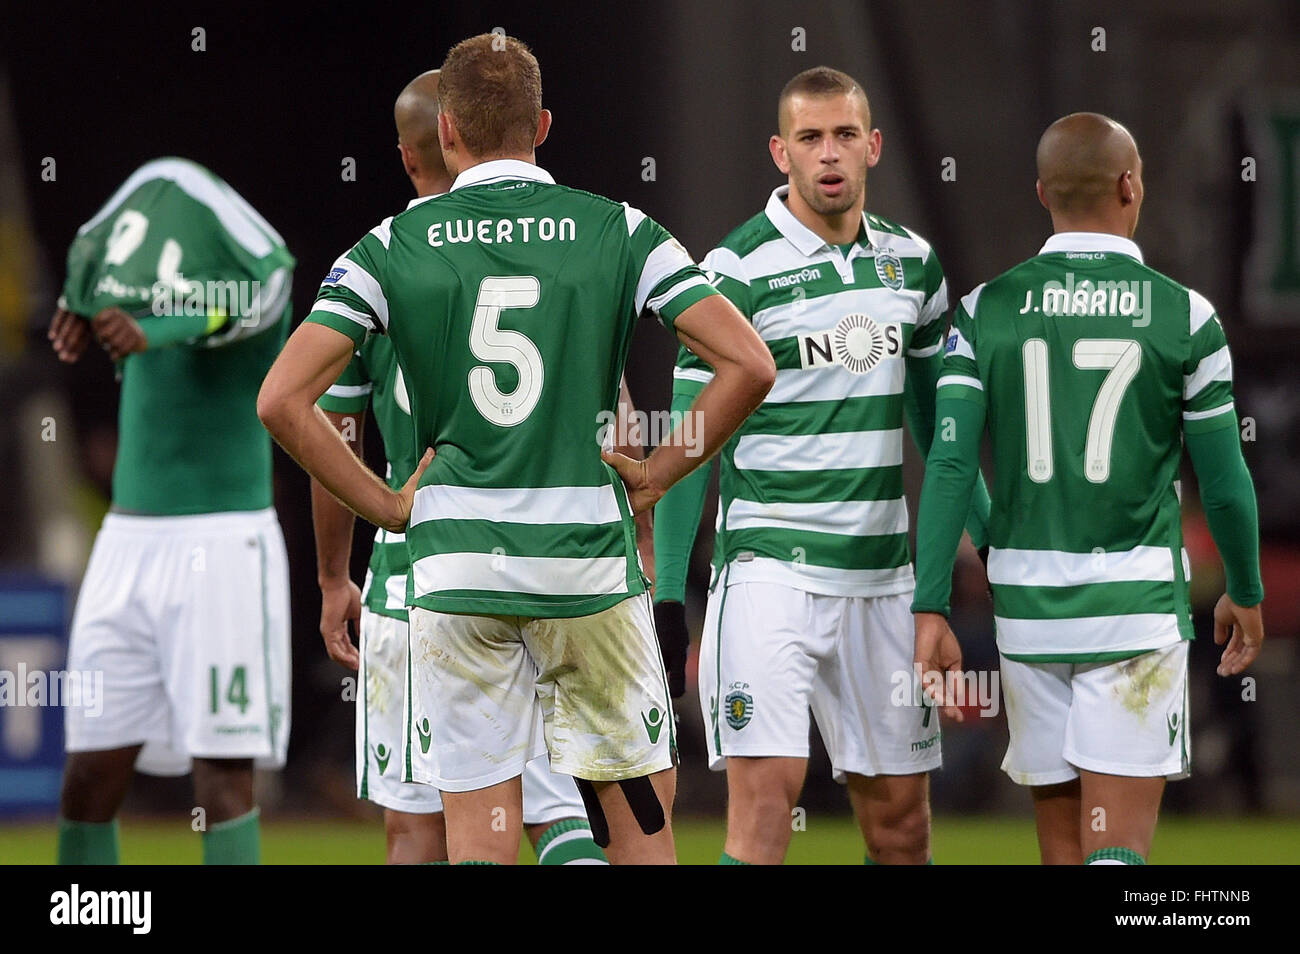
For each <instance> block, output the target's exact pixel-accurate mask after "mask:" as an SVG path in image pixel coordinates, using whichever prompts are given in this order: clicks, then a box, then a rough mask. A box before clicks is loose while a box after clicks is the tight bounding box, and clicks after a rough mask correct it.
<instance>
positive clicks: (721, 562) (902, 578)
mask: <svg viewBox="0 0 1300 954" xmlns="http://www.w3.org/2000/svg"><path fill="white" fill-rule="evenodd" d="M788 192H789V186H781V187H780V188H778V189H776V190H775V191H774V192H773V193H772V195H771V197H770V198H769V200H768V203H767V207H766V209H765V210H764V211H763V212H762V213H760V214H759V215H756V216H754V217H753V218H752V219H750V220H749V221H748V222H746V223H745V224H744V225H742V226H740V227H739V228H738V229H736V230H735V231H734V232H732V233H731V234H730V235H728V236H727V237H726V238H725V239H724V240H723V242H722V244H721V245H719V246H718V247H717V248H716V249H714V250H713V251H712V252H710V253H709V254H708V256H707V257H706V258H705V259H704V261H703V263H702V265H703V267H704V268H705V270H706V272H707V273H708V275H709V277H710V278H711V279H712V281H713V283H714V284H715V285H716V286H717V288H718V289H719V291H721V292H722V293H723V294H724V295H726V296H727V297H728V298H729V299H731V301H733V302H734V303H735V305H736V307H738V308H739V309H740V310H741V312H743V313H744V314H745V315H746V316H747V317H748V318H749V319H750V321H751V322H752V323H753V325H754V328H755V330H756V331H757V332H758V334H759V336H760V337H761V338H762V339H763V340H764V341H765V342H766V343H767V346H768V348H769V349H770V350H771V352H772V356H773V358H774V359H775V361H776V367H777V374H776V383H775V384H774V385H773V387H772V390H771V392H770V393H769V394H768V395H767V398H766V399H765V400H764V401H763V404H762V405H761V406H760V407H759V408H758V410H757V411H755V412H754V414H753V415H752V416H750V418H749V419H748V420H746V421H745V423H744V424H742V425H741V427H740V429H739V430H738V431H737V432H736V434H735V435H734V436H733V437H732V438H731V440H730V441H729V442H728V443H727V445H726V446H725V448H724V449H723V451H722V453H721V455H720V458H721V465H720V466H721V472H720V478H719V488H720V494H721V500H720V505H719V507H718V532H717V538H716V543H715V551H714V566H715V569H720V568H722V567H729V569H728V572H727V577H726V579H727V584H728V585H730V584H732V583H742V582H771V583H781V584H784V585H787V586H792V587H795V588H797V589H801V590H806V591H809V592H814V593H826V594H832V595H839V596H886V595H890V594H895V593H905V592H908V591H909V590H911V588H912V586H913V576H912V565H911V554H910V552H909V549H908V538H907V527H908V517H907V502H906V500H905V499H904V497H903V466H902V465H903V387H904V380H905V375H906V361H905V359H906V358H927V357H931V358H932V357H933V356H935V355H936V354H937V353H938V352H939V350H940V349H941V348H942V346H943V333H944V330H945V323H944V315H945V312H946V311H947V308H948V291H947V285H946V283H945V281H944V277H943V270H942V268H941V267H940V265H939V260H938V257H937V256H936V255H935V254H934V252H933V251H932V250H931V248H930V245H929V243H928V242H926V241H925V240H924V239H922V238H921V237H920V236H918V235H917V234H916V233H915V232H912V231H911V230H910V229H907V228H904V227H902V226H899V225H896V224H894V223H893V222H890V221H888V220H886V219H883V218H881V217H879V216H876V215H871V214H866V213H864V214H863V217H862V231H861V232H860V233H859V238H858V241H857V243H856V244H855V245H854V246H853V247H852V248H851V249H849V250H848V253H847V254H845V253H844V251H843V250H841V249H840V248H837V247H832V246H830V245H828V244H827V243H826V242H825V241H823V240H822V239H821V238H820V237H819V236H818V235H816V234H815V233H814V232H813V231H812V230H810V229H809V228H808V227H807V226H805V225H803V224H802V223H801V222H799V221H798V219H796V218H795V217H794V215H793V213H791V212H790V210H789V208H788V207H787V205H786V202H785V197H786V195H787V193H788ZM936 360H937V359H936ZM711 375H712V372H711V370H710V369H709V368H708V366H707V365H706V364H704V363H703V362H702V361H700V360H699V359H698V358H697V357H695V355H693V354H691V353H690V352H689V351H687V350H686V349H685V348H683V349H681V351H680V352H679V357H678V362H677V367H676V368H675V369H674V372H673V376H674V379H675V380H674V392H675V393H678V392H680V391H682V389H683V385H684V384H685V383H686V382H698V387H700V388H702V387H703V386H704V383H705V382H707V381H708V380H709V378H710V376H711Z"/></svg>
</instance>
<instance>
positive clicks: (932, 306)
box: [907, 229, 948, 358]
mask: <svg viewBox="0 0 1300 954" xmlns="http://www.w3.org/2000/svg"><path fill="white" fill-rule="evenodd" d="M908 234H909V235H911V236H912V237H913V238H914V239H916V240H917V242H918V243H919V242H920V241H921V239H920V237H919V236H917V235H916V234H915V233H914V232H912V231H911V230H910V229H909V230H908ZM924 293H925V300H924V302H923V303H922V304H921V313H920V314H919V315H918V316H917V319H916V329H915V330H914V331H913V333H912V341H911V344H910V345H909V346H908V349H907V357H909V358H928V357H930V356H931V355H937V354H938V353H939V352H940V351H941V350H942V348H943V340H944V334H943V333H944V329H945V328H946V322H945V320H944V319H945V318H946V316H947V314H948V283H947V281H946V280H945V279H944V277H943V266H942V265H940V264H939V256H938V255H937V254H936V253H935V251H934V249H930V250H929V254H928V255H927V256H926V258H925V285H924Z"/></svg>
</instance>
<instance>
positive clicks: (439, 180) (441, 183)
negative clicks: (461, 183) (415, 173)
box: [411, 175, 452, 199]
mask: <svg viewBox="0 0 1300 954" xmlns="http://www.w3.org/2000/svg"><path fill="white" fill-rule="evenodd" d="M451 183H452V178H451V177H450V176H447V175H442V176H431V177H429V178H420V179H416V178H412V179H411V185H413V186H415V196H416V198H418V199H424V198H427V197H428V196H431V195H442V194H443V193H444V192H450V191H451Z"/></svg>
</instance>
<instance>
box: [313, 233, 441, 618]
mask: <svg viewBox="0 0 1300 954" xmlns="http://www.w3.org/2000/svg"><path fill="white" fill-rule="evenodd" d="M386 221H389V220H386ZM316 403H317V404H319V405H320V406H321V407H322V408H323V409H325V410H326V411H334V412H337V413H339V414H358V415H359V414H364V413H365V412H366V407H367V406H373V408H374V412H375V422H376V423H377V424H378V425H379V434H380V436H381V437H382V438H383V443H384V457H385V458H386V459H387V461H388V468H387V473H386V475H385V479H386V480H387V481H388V486H390V487H392V488H393V489H394V490H397V489H400V488H401V486H402V485H403V484H405V483H406V481H407V478H409V477H410V476H411V473H412V472H413V471H414V470H415V467H416V465H417V464H418V463H419V462H420V458H419V455H418V454H416V453H415V426H414V424H413V422H412V421H411V402H410V399H409V398H408V397H407V394H406V383H405V381H404V380H403V378H402V369H401V367H399V366H398V364H397V356H396V355H395V354H394V353H393V343H392V341H391V340H390V339H389V338H388V337H387V336H385V335H373V334H372V335H366V339H365V341H363V342H362V343H361V347H360V348H358V349H357V351H356V353H355V354H353V356H352V360H351V361H350V362H348V366H347V367H346V368H344V370H343V373H342V374H341V375H339V379H338V381H336V382H335V383H334V384H332V385H330V388H329V390H328V391H326V392H325V393H324V394H323V395H321V398H320V400H319V401H317V402H316ZM410 567H411V560H410V557H409V556H408V554H407V549H406V534H404V533H393V532H391V531H389V530H385V529H383V528H382V527H380V528H379V529H378V530H376V531H375V544H374V548H373V549H372V550H371V551H370V567H369V571H368V572H367V574H366V584H365V588H364V590H363V592H362V594H361V599H362V600H363V601H364V603H365V605H366V606H367V608H369V609H370V611H371V612H374V613H378V614H380V615H381V616H392V617H393V618H395V619H401V620H405V619H406V618H407V612H406V577H407V574H408V573H409V572H410Z"/></svg>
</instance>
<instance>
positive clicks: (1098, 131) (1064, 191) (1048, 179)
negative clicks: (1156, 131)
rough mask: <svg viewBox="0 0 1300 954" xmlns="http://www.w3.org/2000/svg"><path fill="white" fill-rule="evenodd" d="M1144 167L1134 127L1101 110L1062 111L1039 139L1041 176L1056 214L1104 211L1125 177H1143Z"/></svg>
mask: <svg viewBox="0 0 1300 954" xmlns="http://www.w3.org/2000/svg"><path fill="white" fill-rule="evenodd" d="M1141 167H1142V160H1141V158H1140V157H1139V156H1138V149H1137V143H1135V142H1134V141H1133V137H1132V136H1131V135H1130V134H1129V131H1128V130H1127V129H1125V128H1124V127H1123V126H1121V125H1120V124H1119V123H1117V122H1115V120H1113V119H1110V118H1108V117H1106V116H1102V115H1101V114H1100V113H1071V114H1070V115H1069V116H1063V117H1062V118H1060V119H1058V120H1057V121H1056V122H1054V123H1052V125H1050V126H1048V127H1047V132H1045V133H1043V138H1042V139H1040V140H1038V181H1039V183H1041V185H1042V191H1043V197H1044V201H1045V202H1046V204H1047V207H1048V209H1049V210H1050V211H1052V212H1053V213H1056V214H1060V215H1065V216H1086V215H1090V214H1093V213H1097V212H1104V211H1105V209H1106V208H1107V207H1108V206H1109V205H1110V204H1112V203H1115V202H1116V201H1117V196H1118V194H1119V188H1120V180H1121V179H1123V178H1124V176H1125V175H1126V174H1129V175H1131V176H1132V177H1140V174H1141ZM1139 181H1140V179H1139Z"/></svg>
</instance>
